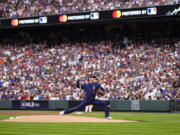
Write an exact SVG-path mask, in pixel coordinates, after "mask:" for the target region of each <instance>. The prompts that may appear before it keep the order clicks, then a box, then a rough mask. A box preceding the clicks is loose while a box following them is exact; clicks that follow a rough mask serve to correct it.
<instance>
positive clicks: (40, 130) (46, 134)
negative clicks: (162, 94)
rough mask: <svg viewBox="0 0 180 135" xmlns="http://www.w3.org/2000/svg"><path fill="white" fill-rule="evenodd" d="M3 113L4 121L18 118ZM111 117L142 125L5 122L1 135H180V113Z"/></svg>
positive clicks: (93, 115) (0, 131)
mask: <svg viewBox="0 0 180 135" xmlns="http://www.w3.org/2000/svg"><path fill="white" fill-rule="evenodd" d="M1 112H3V111H0V119H1V120H2V119H7V118H9V117H13V116H14V115H1ZM7 112H8V111H7ZM11 112H12V111H11ZM33 112H34V111H33ZM48 112H49V111H48ZM52 113H53V114H54V113H55V112H52ZM57 114H58V112H57ZM83 116H84V115H83ZM85 116H87V117H103V113H102V112H93V113H86V114H85ZM111 116H112V117H113V118H115V119H124V120H137V121H138V122H133V123H8V122H2V121H1V122H0V135H180V113H125V112H123V113H118V112H114V113H111Z"/></svg>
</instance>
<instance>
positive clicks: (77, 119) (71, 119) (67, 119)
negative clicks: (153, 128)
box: [3, 115, 134, 123]
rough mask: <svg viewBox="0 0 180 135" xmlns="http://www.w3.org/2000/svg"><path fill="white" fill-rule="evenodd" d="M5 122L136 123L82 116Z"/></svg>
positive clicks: (35, 117)
mask: <svg viewBox="0 0 180 135" xmlns="http://www.w3.org/2000/svg"><path fill="white" fill-rule="evenodd" d="M3 121H4V122H47V123H51V122H53V123H54V122H55V123H66V122H67V123H76V122H87V123H91V122H98V123H99V122H134V121H128V120H114V119H105V118H104V119H103V118H93V117H80V116H72V115H65V116H58V115H33V116H20V117H10V118H9V119H7V120H3Z"/></svg>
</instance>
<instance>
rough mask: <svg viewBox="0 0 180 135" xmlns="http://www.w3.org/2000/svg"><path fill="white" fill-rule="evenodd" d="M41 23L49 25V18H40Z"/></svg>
mask: <svg viewBox="0 0 180 135" xmlns="http://www.w3.org/2000/svg"><path fill="white" fill-rule="evenodd" d="M39 23H47V17H40V18H39Z"/></svg>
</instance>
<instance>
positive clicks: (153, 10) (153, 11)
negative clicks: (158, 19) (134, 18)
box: [147, 8, 157, 15]
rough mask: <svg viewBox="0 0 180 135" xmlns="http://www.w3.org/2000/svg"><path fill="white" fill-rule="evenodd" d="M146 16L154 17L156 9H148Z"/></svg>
mask: <svg viewBox="0 0 180 135" xmlns="http://www.w3.org/2000/svg"><path fill="white" fill-rule="evenodd" d="M147 14H148V15H156V14H157V8H148V9H147Z"/></svg>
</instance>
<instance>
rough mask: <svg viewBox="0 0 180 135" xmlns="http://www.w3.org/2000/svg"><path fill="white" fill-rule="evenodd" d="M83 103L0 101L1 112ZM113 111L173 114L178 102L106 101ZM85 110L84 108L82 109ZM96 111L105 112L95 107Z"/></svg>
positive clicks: (60, 108) (46, 108)
mask: <svg viewBox="0 0 180 135" xmlns="http://www.w3.org/2000/svg"><path fill="white" fill-rule="evenodd" d="M80 102H81V101H33V100H27V101H25V100H15V101H10V100H0V110H5V109H6V110H63V109H67V108H70V107H74V106H77V105H78V104H79V103H80ZM106 102H107V103H108V104H110V106H111V111H140V112H171V111H173V110H175V108H176V105H179V104H180V103H179V102H178V101H166V100H156V101H152V100H114V101H106ZM82 110H84V108H83V109H82ZM93 110H94V111H101V110H103V108H102V107H99V106H95V107H94V109H93Z"/></svg>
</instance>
